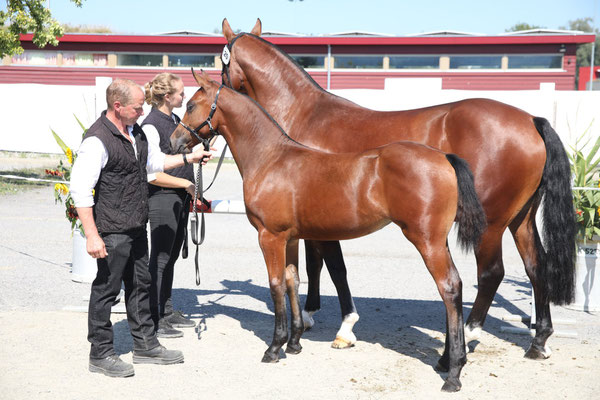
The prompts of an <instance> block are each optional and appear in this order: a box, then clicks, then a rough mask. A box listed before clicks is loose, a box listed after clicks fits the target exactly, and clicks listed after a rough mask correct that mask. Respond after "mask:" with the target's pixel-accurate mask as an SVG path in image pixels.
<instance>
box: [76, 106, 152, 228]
mask: <svg viewBox="0 0 600 400" xmlns="http://www.w3.org/2000/svg"><path fill="white" fill-rule="evenodd" d="M132 133H133V136H134V138H135V142H136V147H137V158H136V156H135V152H134V150H133V146H132V144H131V142H129V140H127V139H126V138H125V137H124V136H123V135H122V134H121V133H120V132H119V130H118V129H117V127H116V126H115V125H114V124H113V123H112V122H110V121H109V120H108V118H106V111H104V112H103V113H102V116H101V117H100V118H98V120H97V121H96V122H94V124H93V125H92V126H91V127H90V128H89V129H88V131H87V133H86V134H85V137H84V139H83V140H85V139H87V138H89V137H97V138H98V139H100V141H101V142H102V143H103V144H104V147H105V148H106V151H107V152H108V162H107V163H106V166H105V167H104V168H102V170H101V172H100V177H99V179H98V183H97V184H96V187H95V188H94V189H95V193H94V219H95V220H96V226H97V227H98V231H99V232H100V233H122V232H127V231H130V230H133V229H139V228H145V227H146V223H147V222H148V184H147V182H148V181H147V172H146V161H147V159H148V141H147V140H146V135H145V134H144V131H142V128H140V126H139V125H138V124H135V125H134V126H133V132H132Z"/></svg>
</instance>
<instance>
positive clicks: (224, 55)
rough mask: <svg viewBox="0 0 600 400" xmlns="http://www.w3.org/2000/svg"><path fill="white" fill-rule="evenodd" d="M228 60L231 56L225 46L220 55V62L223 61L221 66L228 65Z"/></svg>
mask: <svg viewBox="0 0 600 400" xmlns="http://www.w3.org/2000/svg"><path fill="white" fill-rule="evenodd" d="M230 58H231V54H230V53H229V48H227V45H225V47H223V53H221V61H223V64H225V65H229V59H230Z"/></svg>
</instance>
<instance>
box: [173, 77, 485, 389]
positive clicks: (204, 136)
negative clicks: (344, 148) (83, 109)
mask: <svg viewBox="0 0 600 400" xmlns="http://www.w3.org/2000/svg"><path fill="white" fill-rule="evenodd" d="M192 73H193V74H194V77H195V79H196V81H197V83H198V85H199V86H200V88H199V89H198V90H197V91H196V93H195V94H194V95H193V96H192V97H191V99H190V100H189V101H188V103H187V105H186V112H185V115H184V117H183V119H182V121H181V123H180V125H179V126H178V127H177V129H176V130H175V131H174V132H173V134H172V135H171V146H172V148H173V149H177V150H178V151H189V148H191V147H193V146H194V145H196V144H197V143H199V142H200V140H208V139H211V138H212V136H214V135H216V134H220V135H222V136H223V137H224V138H225V140H226V141H227V143H228V144H229V147H230V149H231V153H232V155H233V158H234V159H235V162H236V164H237V166H238V168H239V171H240V174H241V176H242V180H243V191H244V203H245V205H246V214H247V216H248V220H249V221H250V223H251V224H252V225H253V226H254V227H255V228H256V230H257V231H258V240H259V244H260V247H261V250H262V252H263V256H264V259H265V263H266V266H267V271H268V275H269V287H270V290H271V297H272V299H273V303H274V308H275V329H274V334H273V340H272V342H271V345H270V346H269V347H268V349H267V350H266V351H265V354H264V357H263V359H262V361H263V362H276V361H277V360H278V359H279V351H280V349H281V347H282V346H283V345H284V344H285V343H286V341H287V348H286V352H288V353H291V354H297V353H299V352H300V351H301V349H302V346H301V345H300V337H301V335H302V332H303V331H304V324H303V321H302V312H301V307H300V299H299V295H298V285H299V278H298V268H297V265H298V262H297V260H298V240H299V239H313V240H342V239H351V238H356V237H360V236H364V235H367V234H369V233H372V232H374V231H377V230H379V229H381V228H383V227H384V226H386V225H388V224H389V223H390V222H393V223H395V224H396V225H398V226H399V227H400V228H401V229H402V232H403V233H404V235H405V236H406V238H407V239H408V240H409V241H410V242H412V243H413V244H414V245H415V247H416V248H417V250H418V251H419V253H420V254H421V257H422V258H423V261H424V262H425V265H426V266H427V269H428V270H429V272H430V274H431V275H432V277H433V279H434V280H435V283H436V285H437V288H438V291H439V293H440V295H441V297H442V300H443V302H444V305H445V307H446V346H447V351H446V353H447V354H448V367H449V371H448V377H447V379H446V381H445V382H444V385H443V386H442V390H444V391H458V390H460V388H461V383H460V371H461V369H462V367H463V365H464V364H465V362H466V350H465V343H464V331H463V318H462V282H461V280H460V277H459V274H458V271H457V270H456V267H455V266H454V263H453V261H452V257H451V255H450V252H449V250H448V247H447V236H448V233H449V231H450V229H451V228H452V224H453V221H454V220H455V219H456V220H457V224H458V236H459V238H460V239H459V241H460V243H462V245H463V246H464V247H465V248H468V249H472V248H475V247H477V245H478V243H479V240H480V238H481V234H482V232H483V231H484V230H485V219H486V218H485V214H484V212H483V208H482V207H481V204H480V202H479V199H478V198H477V195H476V192H475V186H474V183H473V176H472V174H471V172H470V170H469V167H468V164H467V163H466V162H465V161H464V160H462V159H460V158H459V157H457V156H455V155H453V154H445V153H443V152H441V151H439V150H436V149H433V148H431V147H429V146H425V145H422V144H418V143H412V142H397V143H392V144H388V145H386V146H382V147H379V148H376V149H371V150H366V151H363V152H359V153H345V154H335V153H326V152H323V151H320V150H314V149H311V148H309V147H306V146H305V145H302V144H300V143H298V142H296V141H294V140H293V139H292V138H290V137H289V136H288V135H286V134H285V132H284V131H283V130H282V129H281V128H280V127H279V125H277V123H276V122H275V121H274V120H273V119H272V117H271V116H270V115H268V114H267V113H266V112H265V111H264V109H262V108H261V107H260V106H259V105H258V103H256V102H255V101H254V100H252V99H251V98H250V97H248V96H245V95H243V94H240V93H237V92H235V91H233V90H232V89H229V88H227V87H224V86H223V85H221V86H219V85H218V84H217V83H216V82H215V81H213V80H211V79H210V78H209V77H208V75H207V74H206V73H204V71H203V72H202V74H201V75H198V74H196V73H194V72H193V70H192ZM290 250H292V251H290ZM294 252H295V254H294ZM286 293H287V295H288V299H289V302H290V308H291V329H290V331H291V332H290V334H289V335H288V328H287V315H286V305H285V298H284V296H285V294H286ZM288 337H289V341H288Z"/></svg>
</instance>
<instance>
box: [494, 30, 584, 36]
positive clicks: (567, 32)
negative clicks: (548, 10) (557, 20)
mask: <svg viewBox="0 0 600 400" xmlns="http://www.w3.org/2000/svg"><path fill="white" fill-rule="evenodd" d="M501 35H593V33H587V32H583V31H570V30H565V29H545V28H535V29H526V30H523V31H514V32H504V33H502V34H501Z"/></svg>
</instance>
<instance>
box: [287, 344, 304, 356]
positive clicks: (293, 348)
mask: <svg viewBox="0 0 600 400" xmlns="http://www.w3.org/2000/svg"><path fill="white" fill-rule="evenodd" d="M301 351H302V346H301V345H300V343H298V344H294V345H292V344H289V343H288V345H287V347H286V348H285V352H286V353H287V354H300V352H301Z"/></svg>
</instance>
